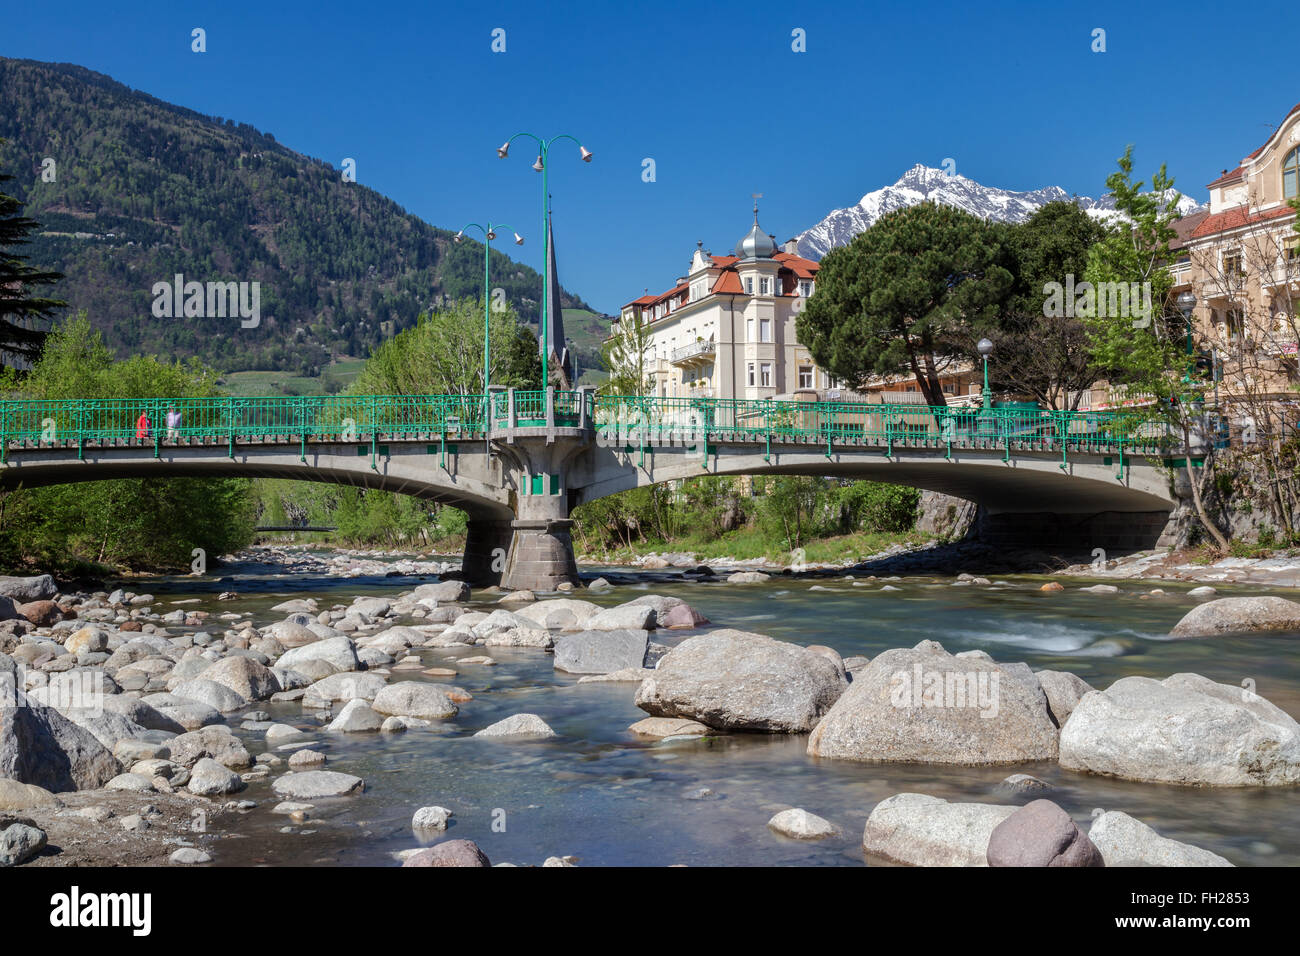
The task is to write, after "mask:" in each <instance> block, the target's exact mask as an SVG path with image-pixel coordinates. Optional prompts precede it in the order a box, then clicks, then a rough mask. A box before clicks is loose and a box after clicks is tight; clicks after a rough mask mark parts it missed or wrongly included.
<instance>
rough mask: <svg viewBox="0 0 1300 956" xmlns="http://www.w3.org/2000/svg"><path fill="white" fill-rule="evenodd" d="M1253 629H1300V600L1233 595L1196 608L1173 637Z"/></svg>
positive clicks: (1173, 632)
mask: <svg viewBox="0 0 1300 956" xmlns="http://www.w3.org/2000/svg"><path fill="white" fill-rule="evenodd" d="M1253 631H1300V602H1296V601H1288V600H1287V599H1286V598H1280V597H1229V598H1219V599H1218V600H1215V601H1207V602H1206V603H1204V604H1201V605H1198V606H1197V607H1194V608H1192V609H1191V610H1190V611H1188V612H1187V614H1186V615H1184V616H1183V619H1182V620H1181V621H1179V622H1178V623H1177V624H1175V625H1174V628H1173V630H1172V631H1170V632H1169V633H1170V635H1171V636H1173V637H1209V636H1211V635H1214V634H1240V633H1246V632H1253Z"/></svg>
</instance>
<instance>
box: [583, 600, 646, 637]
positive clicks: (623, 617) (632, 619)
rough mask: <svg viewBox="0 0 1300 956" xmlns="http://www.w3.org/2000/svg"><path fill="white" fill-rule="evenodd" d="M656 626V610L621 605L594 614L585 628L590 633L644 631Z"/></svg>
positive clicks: (640, 605) (643, 606)
mask: <svg viewBox="0 0 1300 956" xmlns="http://www.w3.org/2000/svg"><path fill="white" fill-rule="evenodd" d="M654 626H655V609H654V608H652V607H649V606H647V605H645V604H620V605H619V606H618V607H610V608H606V609H605V610H603V611H601V612H599V613H597V614H593V615H592V616H591V617H590V618H588V619H587V622H586V623H585V624H584V625H583V627H585V628H587V630H589V631H621V630H629V629H630V630H644V629H646V628H650V627H654Z"/></svg>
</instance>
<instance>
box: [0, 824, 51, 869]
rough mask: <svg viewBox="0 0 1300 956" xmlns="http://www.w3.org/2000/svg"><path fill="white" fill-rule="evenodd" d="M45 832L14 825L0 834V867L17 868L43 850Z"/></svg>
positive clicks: (32, 827)
mask: <svg viewBox="0 0 1300 956" xmlns="http://www.w3.org/2000/svg"><path fill="white" fill-rule="evenodd" d="M45 843H46V838H45V831H44V830H42V829H40V828H39V827H34V826H29V825H28V824H26V823H14V824H11V825H10V826H8V827H5V830H4V833H0V866H19V865H20V864H23V863H26V862H27V861H28V860H30V859H31V858H32V857H34V856H36V854H38V853H40V852H41V851H42V850H44V849H45Z"/></svg>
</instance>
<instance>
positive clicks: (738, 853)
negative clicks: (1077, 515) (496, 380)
mask: <svg viewBox="0 0 1300 956" xmlns="http://www.w3.org/2000/svg"><path fill="white" fill-rule="evenodd" d="M602 570H606V569H601V568H583V571H584V573H587V572H592V573H596V572H600V571H602ZM608 570H612V569H608ZM618 573H619V576H620V578H622V579H628V580H632V581H633V582H634V583H630V584H622V585H618V586H615V587H613V588H611V589H609V590H606V591H584V592H583V593H582V594H581V595H574V596H581V597H583V598H585V599H588V600H591V601H594V602H596V603H598V604H602V605H614V604H619V603H622V602H624V601H627V600H630V599H632V598H635V597H637V596H638V595H641V594H647V593H656V594H666V595H672V596H676V597H680V598H683V599H685V600H687V601H688V602H690V604H691V605H692V606H694V607H695V608H697V609H698V610H699V611H701V612H702V613H704V614H705V615H706V616H707V617H708V618H709V619H710V620H711V621H712V623H713V625H714V626H721V627H735V628H741V629H744V630H751V631H758V632H760V633H764V634H768V635H770V636H772V637H774V638H778V639H780V640H786V641H792V642H795V643H799V644H825V645H828V646H830V647H833V648H834V649H835V650H837V651H838V652H839V653H840V654H841V655H843V656H845V657H848V656H850V655H867V656H874V655H876V654H878V653H879V652H881V651H883V650H886V649H888V648H892V647H910V646H913V645H915V644H916V643H918V642H920V641H922V640H928V639H932V640H937V641H939V642H940V643H942V644H943V646H944V647H945V648H946V649H947V650H949V651H950V652H953V653H956V652H958V651H963V650H973V649H979V650H984V651H987V652H988V653H989V654H990V655H992V657H993V658H994V659H996V660H998V661H1000V662H1008V661H1025V662H1027V663H1028V664H1029V665H1030V666H1031V667H1032V668H1033V669H1035V670H1037V669H1041V668H1051V669H1054V670H1067V671H1071V672H1073V673H1075V674H1078V675H1079V676H1080V677H1082V678H1084V679H1085V680H1087V681H1088V682H1089V683H1090V684H1092V685H1093V686H1094V687H1097V688H1105V687H1106V686H1108V685H1109V684H1110V683H1112V682H1113V681H1115V680H1117V679H1118V678H1120V677H1124V676H1128V675H1133V674H1139V675H1145V676H1150V677H1155V678H1163V677H1166V676H1168V675H1170V674H1174V673H1179V672H1187V671H1191V672H1195V673H1198V674H1202V675H1204V676H1206V677H1209V678H1211V679H1213V680H1216V681H1219V682H1221V683H1225V684H1231V685H1236V686H1243V682H1253V684H1250V685H1244V686H1253V688H1254V690H1255V692H1256V693H1258V694H1260V695H1262V696H1264V697H1265V698H1267V699H1269V700H1271V701H1272V702H1273V703H1275V704H1277V705H1278V706H1279V707H1281V708H1283V709H1284V710H1286V711H1287V712H1289V713H1291V714H1292V715H1297V714H1300V661H1298V660H1297V656H1296V655H1295V653H1294V652H1293V648H1294V647H1295V646H1296V640H1297V639H1298V638H1300V633H1293V634H1279V633H1273V634H1269V635H1260V636H1255V637H1236V638H1209V639H1197V640H1171V639H1169V638H1167V637H1166V636H1165V635H1166V634H1167V633H1168V631H1169V629H1170V627H1172V625H1173V624H1174V623H1175V622H1177V621H1178V620H1179V618H1181V617H1182V616H1183V615H1184V614H1185V613H1186V612H1187V611H1188V610H1190V609H1191V608H1192V607H1193V606H1195V604H1196V603H1197V599H1196V598H1194V597H1190V596H1188V595H1187V593H1186V592H1187V590H1188V589H1189V586H1182V585H1178V584H1172V583H1169V582H1159V583H1158V587H1159V588H1160V589H1162V590H1163V591H1164V592H1165V593H1164V594H1153V593H1150V592H1152V591H1153V589H1155V588H1156V587H1157V584H1155V583H1153V582H1149V581H1148V582H1142V581H1124V582H1119V587H1120V591H1119V592H1118V593H1090V592H1085V591H1082V590H1080V588H1082V587H1084V586H1086V585H1088V584H1089V583H1091V582H1089V581H1086V580H1080V579H1077V578H1070V579H1063V583H1064V584H1065V587H1066V590H1064V591H1057V592H1044V591H1041V590H1039V588H1040V586H1041V585H1042V584H1043V582H1044V581H1046V580H1047V578H1043V577H1036V576H1007V577H998V578H993V579H992V582H991V583H990V584H988V585H982V584H957V583H955V580H954V579H953V578H950V577H937V576H910V577H900V578H894V579H877V580H866V579H863V578H857V579H852V580H850V579H845V578H843V577H838V576H830V577H774V578H773V579H772V580H770V581H769V582H767V583H762V584H749V585H734V584H725V583H720V582H719V583H703V582H688V581H684V580H682V579H681V577H680V575H678V574H676V573H674V572H671V571H662V572H652V571H644V572H637V573H633V574H629V573H628V572H627V571H626V569H618ZM425 580H429V578H421V577H408V576H389V577H385V576H371V577H351V578H336V577H330V576H327V575H311V574H296V575H293V574H291V575H285V574H279V573H277V569H276V567H275V566H274V565H268V564H252V563H248V564H237V565H233V566H226V567H223V568H221V569H219V571H218V572H217V574H216V575H214V576H213V578H212V579H211V580H201V581H196V579H194V578H144V579H133V580H132V581H131V582H130V587H131V588H132V589H133V590H135V591H149V592H150V593H152V594H154V595H156V597H157V598H158V601H157V605H156V606H157V607H158V608H160V609H165V608H166V607H167V606H169V605H170V604H171V602H173V601H178V600H189V599H194V598H197V599H199V600H198V603H187V604H184V605H182V606H184V607H185V608H186V609H187V610H190V609H196V608H198V609H204V610H209V611H212V612H214V614H215V613H225V612H230V611H236V612H239V613H246V614H249V615H251V620H252V621H253V622H254V623H255V624H256V625H257V626H259V627H260V626H263V625H266V624H270V623H272V622H274V621H277V620H280V619H282V618H283V616H284V615H283V614H282V613H280V612H273V611H271V610H270V608H271V606H272V605H274V604H277V603H279V602H280V601H283V600H286V599H288V598H306V597H312V598H316V599H317V600H318V601H319V602H320V606H321V607H322V608H327V607H329V606H331V605H334V604H348V603H350V602H351V601H352V599H353V598H354V597H356V596H357V595H371V596H387V595H395V594H397V593H400V592H402V591H409V590H410V589H411V588H413V587H415V586H416V585H417V584H420V583H423V581H425ZM227 590H234V591H236V592H238V593H239V597H238V598H237V599H236V600H234V601H220V602H218V601H217V599H216V598H217V594H218V593H219V592H221V591H227ZM1253 593H1285V592H1279V591H1272V592H1267V591H1262V590H1260V589H1257V588H1248V587H1241V588H1232V587H1229V588H1220V593H1219V596H1229V595H1238V594H1240V595H1244V594H1253ZM1289 596H1293V595H1289ZM499 598H500V594H499V593H498V594H486V595H483V596H482V599H481V600H480V599H479V596H478V595H476V596H475V599H474V600H473V601H472V602H471V605H472V606H474V607H478V608H482V609H490V608H491V607H492V606H493V604H494V603H495V601H496V600H498V599H499ZM212 623H215V622H212ZM209 629H212V628H211V626H210V627H209ZM692 633H697V632H692V631H658V632H655V634H654V637H653V639H654V640H656V641H658V642H661V643H664V644H668V645H670V646H671V645H674V644H677V643H679V642H680V641H682V640H684V639H685V638H686V637H688V636H690V635H691V634H692ZM485 650H486V651H487V652H489V653H490V654H491V656H492V657H494V658H495V659H496V660H497V661H498V663H497V665H496V666H482V665H464V664H459V663H457V662H456V659H457V658H463V657H467V656H470V655H476V654H481V653H484V651H485ZM413 653H418V654H419V655H420V656H421V658H422V659H423V661H424V662H425V663H426V665H427V666H430V667H450V668H453V669H455V670H457V671H458V674H457V676H456V677H454V678H449V679H440V680H445V682H447V683H451V684H455V685H457V686H460V687H463V688H465V689H466V690H468V691H469V692H470V693H471V694H473V698H474V699H473V700H472V701H470V702H468V703H465V704H463V705H461V709H460V713H459V714H458V716H457V717H456V718H455V719H454V720H450V721H441V722H435V725H434V727H433V728H430V729H413V730H410V731H408V732H407V733H404V734H378V733H370V734H337V733H326V732H325V731H324V730H323V729H322V727H321V725H320V724H319V722H317V721H314V720H312V719H311V718H310V716H309V715H305V714H304V713H303V712H302V710H301V708H300V707H299V706H298V705H297V704H261V705H255V707H254V708H250V709H257V710H264V711H267V712H268V713H270V715H271V718H272V719H273V720H277V721H282V722H284V723H290V724H294V725H295V726H298V727H300V728H302V729H304V730H305V731H307V732H308V733H309V735H310V736H309V738H307V739H306V740H305V741H296V742H294V743H293V744H292V745H290V746H288V747H287V748H286V749H285V750H284V751H283V752H282V753H281V754H280V755H281V756H282V757H285V758H287V757H288V755H289V754H291V753H293V752H294V751H295V750H297V749H301V748H302V747H304V746H307V747H310V748H311V749H313V750H318V751H321V752H322V753H325V754H326V755H327V757H328V761H329V762H328V764H327V769H333V770H340V771H344V772H347V773H351V774H355V775H357V776H360V777H363V778H364V779H365V781H366V790H365V793H364V794H361V795H359V796H354V797H348V798H342V799H338V800H334V801H316V809H315V810H314V811H312V813H311V816H310V817H309V818H308V819H307V820H306V821H305V822H303V823H301V824H294V823H291V822H290V820H289V818H288V817H287V816H285V815H283V814H277V813H273V812H272V808H273V807H274V806H275V805H276V804H277V803H278V802H279V798H278V797H276V795H275V794H274V793H272V791H271V788H270V785H269V783H265V782H261V783H252V784H250V786H249V787H248V789H247V790H245V791H244V792H243V793H241V794H240V795H239V797H240V798H241V799H243V798H246V799H248V800H251V801H254V802H256V804H257V806H256V807H255V808H253V809H252V810H249V811H247V812H245V813H243V814H239V815H227V816H226V817H223V820H222V822H221V823H219V824H217V825H215V826H214V830H213V833H212V837H213V838H214V841H213V843H212V844H211V847H210V849H211V852H212V856H213V861H214V863H215V864H218V865H263V864H265V865H313V864H321V863H326V864H335V865H395V864H396V862H397V857H396V854H397V853H398V852H399V851H402V850H409V849H411V848H413V847H417V846H420V845H423V844H422V842H421V841H420V840H419V839H417V837H416V835H415V834H413V833H412V830H411V825H410V824H411V817H412V814H413V813H414V811H415V810H416V809H418V808H419V807H422V806H429V805H439V806H443V807H447V808H450V809H451V810H452V811H453V812H454V816H453V817H452V818H451V824H450V827H449V829H448V831H447V833H446V835H445V836H446V837H447V838H463V839H470V840H474V841H475V842H476V843H478V845H479V846H480V847H481V848H482V849H483V851H484V852H485V853H486V854H487V856H488V857H489V858H490V859H491V860H492V862H493V863H497V862H510V863H516V864H520V865H528V864H539V863H541V862H542V861H543V860H545V859H546V858H548V857H553V856H564V857H572V858H574V859H575V860H576V862H577V863H578V865H637V866H663V865H670V864H689V865H790V864H796V865H862V864H863V863H864V862H870V863H876V862H878V861H874V860H870V861H868V860H865V859H864V856H863V853H862V850H861V846H860V844H861V836H862V828H863V825H864V824H865V822H866V819H867V816H868V814H869V813H870V811H871V809H872V807H873V806H874V805H875V804H876V803H877V802H878V801H879V800H881V799H883V798H885V797H888V796H891V795H892V794H896V793H899V792H904V791H911V792H921V793H926V794H931V795H934V796H938V797H943V798H946V799H949V800H962V801H979V802H987V803H1016V802H1024V801H1025V800H1026V799H1028V797H1012V796H1009V795H1008V794H1007V793H1005V792H1002V791H999V790H998V788H997V785H998V783H999V782H1000V781H1001V780H1003V779H1004V778H1005V777H1006V776H1008V775H1009V774H1011V773H1015V772H1023V773H1030V774H1033V775H1035V776H1037V777H1039V778H1040V779H1042V780H1044V781H1045V782H1047V783H1048V784H1051V785H1052V786H1053V787H1054V788H1055V789H1054V791H1053V792H1052V793H1050V794H1047V796H1049V797H1050V798H1051V799H1053V800H1055V801H1056V802H1057V803H1059V804H1060V805H1061V806H1062V807H1064V808H1065V809H1066V810H1067V811H1068V812H1069V813H1071V815H1072V816H1074V818H1075V820H1076V821H1077V822H1078V823H1079V824H1080V825H1081V826H1082V827H1084V829H1085V830H1086V828H1087V822H1088V820H1089V818H1090V816H1091V814H1092V812H1093V810H1094V809H1095V808H1102V809H1106V810H1123V811H1124V812H1126V813H1128V814H1130V815H1132V816H1135V817H1137V818H1139V819H1141V820H1143V821H1144V822H1146V823H1147V824H1149V825H1151V826H1153V827H1154V828H1155V829H1156V830H1157V831H1158V832H1159V833H1161V834H1162V835H1164V836H1167V837H1172V838H1173V839H1176V840H1182V841H1185V842H1188V843H1192V844H1195V845H1197V846H1201V847H1204V848H1206V849H1209V850H1212V851H1214V852H1215V853H1219V854H1221V855H1222V856H1224V857H1226V858H1227V859H1229V860H1230V861H1232V862H1233V863H1235V864H1237V865H1239V866H1250V865H1297V864H1300V813H1297V810H1298V809H1300V791H1297V790H1296V789H1295V788H1257V789H1211V788H1186V787H1175V786H1164V785H1153V784H1142V783H1130V782H1124V781H1116V780H1109V779H1105V778H1101V777H1095V776H1090V775H1084V774H1078V773H1072V772H1067V771H1062V770H1060V769H1059V768H1058V767H1057V766H1056V765H1055V764H1054V763H1030V764H1020V765H1016V766H1014V767H986V768H965V767H962V768H955V767H940V766H914V765H898V764H884V765H881V764H857V763H850V762H844V761H830V760H819V759H817V758H813V757H809V756H808V755H807V754H806V753H805V746H806V740H807V738H806V737H804V736H781V735H761V734H734V735H729V736H719V737H712V738H706V739H702V740H701V739H694V740H670V741H666V742H653V741H650V740H648V739H646V738H642V737H638V736H636V735H634V734H631V733H629V732H628V730H627V727H628V726H629V725H630V724H632V723H633V722H634V721H636V720H638V719H640V718H642V717H644V716H645V714H644V713H643V712H642V711H640V710H639V709H637V708H636V707H635V706H634V704H633V702H632V701H633V695H634V693H635V691H636V687H637V685H636V684H635V683H586V684H579V683H578V679H577V678H576V677H573V676H570V675H566V674H562V673H558V672H556V671H554V670H553V668H552V657H551V655H550V654H549V653H547V652H545V651H541V650H536V649H528V648H503V647H493V648H489V649H483V648H474V649H468V648H464V647H461V648H448V649H421V648H417V649H414V650H413ZM417 679H424V678H417ZM521 711H527V712H530V713H535V714H537V715H539V716H540V717H542V719H543V720H545V721H546V723H548V724H549V725H550V726H551V727H552V728H554V730H555V731H556V732H557V734H558V737H556V738H554V739H552V740H541V741H535V740H530V741H519V742H514V743H510V742H504V741H489V740H484V739H474V738H473V737H472V736H471V734H472V733H473V732H474V731H476V730H478V729H481V728H482V727H485V726H487V725H488V724H491V723H492V722H494V721H496V720H499V719H501V718H504V717H507V716H510V715H511V714H514V713H518V712H521ZM229 721H230V723H231V725H232V726H234V727H235V728H236V733H237V734H239V736H240V737H241V738H242V739H243V740H244V741H245V743H246V745H247V746H248V748H249V751H250V752H251V753H253V754H257V753H260V752H262V751H264V750H266V749H267V747H266V744H265V742H264V740H263V738H262V734H261V733H260V732H257V731H245V730H242V729H240V728H239V723H240V721H239V718H238V716H237V715H233V716H231V717H229ZM280 769H281V770H283V769H284V768H283V767H281V768H280ZM787 807H802V808H804V809H806V810H808V811H810V812H812V813H815V814H817V815H819V816H821V817H824V818H826V819H827V820H829V821H831V822H832V823H833V824H835V825H836V826H837V827H838V828H839V831H840V833H839V836H837V837H834V838H831V839H827V840H822V841H817V842H807V841H798V840H793V839H789V838H786V837H783V836H779V835H777V834H776V833H774V832H772V831H770V830H769V829H768V828H767V826H766V824H767V821H768V820H769V819H770V818H771V816H772V815H773V814H774V813H776V812H777V811H779V810H782V809H785V808H787ZM426 842H428V841H426Z"/></svg>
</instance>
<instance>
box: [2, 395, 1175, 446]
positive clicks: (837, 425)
mask: <svg viewBox="0 0 1300 956" xmlns="http://www.w3.org/2000/svg"><path fill="white" fill-rule="evenodd" d="M512 394H513V403H514V424H515V425H516V426H517V427H526V428H527V427H539V426H543V425H545V424H546V422H547V419H548V415H547V408H546V401H547V399H546V396H547V393H546V392H545V391H541V390H537V391H523V390H516V391H514V392H513V393H508V392H505V391H499V392H495V393H493V395H492V397H491V407H490V409H489V405H488V399H487V398H486V397H485V396H482V395H327V396H293V397H278V398H271V397H259V398H249V397H238V396H220V397H212V398H177V399H170V398H148V399H66V400H59V401H47V400H29V399H11V400H2V401H0V454H7V452H8V450H9V449H10V448H11V447H15V446H17V447H24V446H26V447H30V446H47V447H48V446H69V445H76V446H78V447H80V448H83V449H84V447H85V446H86V444H87V443H91V444H96V445H103V444H109V445H111V444H149V445H153V446H154V447H155V449H158V448H159V447H161V446H162V445H163V444H167V445H171V444H182V445H183V444H213V443H223V444H226V445H227V446H228V447H229V448H230V449H232V450H233V448H234V446H235V445H236V444H240V443H250V442H259V441H277V440H279V441H284V440H297V441H299V442H301V443H302V444H303V446H304V448H305V445H306V443H307V442H309V441H330V442H340V441H342V442H348V441H356V442H358V443H363V442H368V443H370V444H371V446H372V448H373V446H374V444H375V442H376V441H378V440H379V439H381V438H383V439H401V438H404V437H407V438H410V439H413V440H423V439H426V438H431V439H439V438H440V439H442V440H443V441H444V444H445V441H446V440H447V439H448V438H453V437H454V438H461V439H472V438H480V439H481V438H483V437H484V435H485V427H484V426H485V417H486V415H488V414H490V417H491V422H492V427H493V428H494V429H498V428H502V427H507V426H508V424H509V419H510V402H511V397H512ZM553 394H554V403H555V407H554V410H553V411H554V415H553V420H554V421H555V423H556V424H557V425H559V426H561V427H574V426H577V425H578V424H579V423H581V422H583V421H585V422H587V423H589V424H591V425H593V426H594V427H595V429H596V433H597V437H598V439H604V440H605V441H606V442H607V443H617V444H632V445H639V446H641V447H648V446H653V445H656V444H665V443H668V444H672V443H681V442H688V443H696V442H699V441H703V442H704V443H705V445H706V447H707V445H708V444H709V443H712V442H719V441H746V442H760V443H763V444H764V446H765V447H766V448H768V449H769V450H770V448H771V445H772V444H773V443H782V444H789V443H807V444H819V445H822V446H824V447H825V450H826V453H827V454H831V453H832V452H833V450H834V448H835V447H836V446H874V447H880V448H882V449H883V450H884V451H885V453H886V454H892V450H893V448H894V447H895V446H912V447H917V446H921V447H935V448H944V449H946V450H947V451H948V452H949V453H951V450H952V449H953V448H1002V449H1003V450H1004V451H1005V453H1006V455H1007V456H1008V457H1009V456H1010V454H1011V452H1012V451H1014V450H1036V451H1044V450H1052V451H1059V452H1061V453H1062V455H1063V456H1064V455H1065V453H1066V452H1067V451H1071V450H1074V451H1094V452H1096V451H1101V452H1118V453H1119V454H1120V455H1121V456H1122V455H1124V454H1126V453H1148V452H1152V451H1159V450H1160V449H1161V448H1162V446H1164V445H1165V444H1166V443H1167V442H1168V436H1167V435H1166V431H1165V426H1164V425H1163V424H1162V423H1160V422H1159V421H1157V420H1155V419H1154V418H1153V416H1152V413H1150V412H1144V411H1141V410H1126V411H1115V412H1058V411H1050V410H1045V409H1038V408H1032V407H1029V408H1026V407H1023V406H1017V407H1005V408H991V409H980V408H947V407H943V408H933V407H929V406H924V405H873V404H866V403H853V402H799V401H775V400H745V399H713V398H649V397H640V396H617V395H616V396H599V397H597V396H594V395H593V394H592V393H591V392H590V391H585V390H584V391H556V392H554V393H553ZM584 405H585V407H584ZM172 411H174V412H176V413H179V416H180V420H179V423H178V424H177V425H176V426H175V427H174V428H169V427H168V425H167V416H168V413H169V412H172ZM142 416H143V418H144V421H142V420H141V418H142ZM1064 460H1065V459H1064V457H1063V459H1062V461H1063V463H1064Z"/></svg>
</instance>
